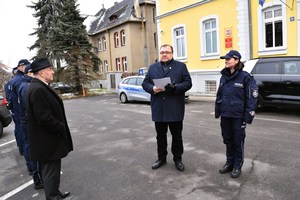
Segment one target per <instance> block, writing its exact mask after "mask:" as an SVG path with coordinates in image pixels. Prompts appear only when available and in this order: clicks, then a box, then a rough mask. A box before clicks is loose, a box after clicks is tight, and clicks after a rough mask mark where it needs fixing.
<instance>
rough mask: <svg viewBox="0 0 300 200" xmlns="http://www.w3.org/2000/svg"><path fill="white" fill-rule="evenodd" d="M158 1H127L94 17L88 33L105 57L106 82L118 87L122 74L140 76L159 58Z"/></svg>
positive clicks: (108, 85)
mask: <svg viewBox="0 0 300 200" xmlns="http://www.w3.org/2000/svg"><path fill="white" fill-rule="evenodd" d="M155 15H156V8H155V1H150V0H123V1H121V2H119V3H115V5H114V6H112V7H111V8H109V9H107V10H106V9H104V8H102V9H101V10H100V11H99V12H98V13H97V14H96V16H95V18H94V19H93V20H92V22H91V24H90V28H89V30H88V35H89V39H90V42H91V43H92V45H93V46H94V51H95V54H96V55H97V56H98V57H99V58H100V59H101V61H102V62H101V65H100V67H99V69H100V70H99V72H100V75H101V80H102V83H103V84H104V85H105V86H106V87H107V88H108V89H109V90H115V89H116V86H117V84H118V83H119V82H120V81H121V78H122V77H126V76H129V75H136V74H137V73H138V71H139V69H140V68H146V67H148V66H149V65H150V64H151V63H153V62H154V61H155V60H156V59H157V55H158V50H157V49H158V48H157V31H156V20H155Z"/></svg>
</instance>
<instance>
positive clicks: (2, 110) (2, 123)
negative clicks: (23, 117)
mask: <svg viewBox="0 0 300 200" xmlns="http://www.w3.org/2000/svg"><path fill="white" fill-rule="evenodd" d="M0 103H1V105H0V137H1V136H2V134H3V128H4V127H7V126H8V125H9V124H10V123H11V121H12V117H11V113H10V111H9V110H8V109H7V107H6V105H7V101H6V99H5V98H4V97H3V96H2V95H1V94H0Z"/></svg>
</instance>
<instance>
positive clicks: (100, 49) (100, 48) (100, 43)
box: [98, 38, 102, 51]
mask: <svg viewBox="0 0 300 200" xmlns="http://www.w3.org/2000/svg"><path fill="white" fill-rule="evenodd" d="M98 51H102V42H101V40H100V38H98Z"/></svg>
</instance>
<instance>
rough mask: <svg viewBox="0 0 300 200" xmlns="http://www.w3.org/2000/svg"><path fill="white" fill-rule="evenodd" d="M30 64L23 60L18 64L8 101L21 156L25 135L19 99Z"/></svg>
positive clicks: (11, 82)
mask: <svg viewBox="0 0 300 200" xmlns="http://www.w3.org/2000/svg"><path fill="white" fill-rule="evenodd" d="M28 64H30V62H29V61H28V60H26V59H22V60H20V61H19V62H18V66H17V67H18V71H17V73H16V75H15V76H14V77H13V78H12V79H11V81H10V85H11V91H10V96H9V100H8V101H9V105H10V109H11V111H12V117H13V121H14V123H15V138H16V141H17V145H18V147H19V153H20V154H21V155H23V134H22V129H21V119H20V104H19V98H18V91H19V87H20V85H21V83H22V79H23V76H24V70H25V67H26V65H28Z"/></svg>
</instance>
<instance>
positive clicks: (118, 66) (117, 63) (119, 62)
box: [116, 58, 122, 72]
mask: <svg viewBox="0 0 300 200" xmlns="http://www.w3.org/2000/svg"><path fill="white" fill-rule="evenodd" d="M116 65H117V71H118V72H120V71H122V68H121V61H120V58H116Z"/></svg>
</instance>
